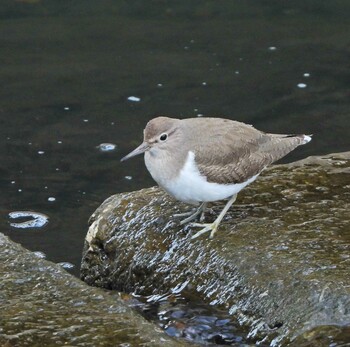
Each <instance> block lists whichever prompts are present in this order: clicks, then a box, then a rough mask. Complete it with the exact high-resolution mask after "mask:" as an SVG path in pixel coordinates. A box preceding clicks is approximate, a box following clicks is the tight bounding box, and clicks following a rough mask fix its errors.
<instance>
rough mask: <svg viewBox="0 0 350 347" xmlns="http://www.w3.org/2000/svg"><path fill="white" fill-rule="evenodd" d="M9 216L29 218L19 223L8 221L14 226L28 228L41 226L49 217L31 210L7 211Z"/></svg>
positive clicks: (12, 217)
mask: <svg viewBox="0 0 350 347" xmlns="http://www.w3.org/2000/svg"><path fill="white" fill-rule="evenodd" d="M9 218H11V219H17V218H30V219H29V220H27V221H24V222H20V223H10V225H11V226H12V227H14V228H18V229H28V228H41V227H43V226H44V225H46V224H47V223H48V222H49V217H48V216H47V215H46V214H44V213H40V212H32V211H14V212H10V213H9Z"/></svg>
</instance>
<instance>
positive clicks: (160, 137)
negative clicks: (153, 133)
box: [159, 133, 168, 142]
mask: <svg viewBox="0 0 350 347" xmlns="http://www.w3.org/2000/svg"><path fill="white" fill-rule="evenodd" d="M167 138H168V134H167V133H163V134H161V135H160V136H159V140H160V141H162V142H164V141H166V140H167Z"/></svg>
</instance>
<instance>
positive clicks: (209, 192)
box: [156, 152, 258, 203]
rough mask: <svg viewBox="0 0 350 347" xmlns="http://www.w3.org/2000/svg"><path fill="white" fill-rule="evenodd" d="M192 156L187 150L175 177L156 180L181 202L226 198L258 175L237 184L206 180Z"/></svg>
mask: <svg viewBox="0 0 350 347" xmlns="http://www.w3.org/2000/svg"><path fill="white" fill-rule="evenodd" d="M194 158H195V155H194V153H193V152H189V153H188V157H187V160H186V163H185V165H184V167H183V168H182V169H181V171H180V174H179V175H178V177H177V178H175V179H173V180H162V182H158V183H159V184H160V185H161V186H162V187H163V188H164V189H165V190H166V191H167V192H168V193H169V194H170V195H172V196H173V197H175V198H176V199H177V200H180V201H183V202H187V203H197V202H205V201H217V200H222V199H226V198H229V197H231V196H233V195H234V194H237V193H238V192H239V191H241V190H242V189H243V188H244V187H245V186H247V185H248V184H249V183H251V182H253V181H254V180H255V179H256V178H257V177H258V175H255V176H253V177H251V178H250V179H249V180H247V181H246V182H244V183H237V184H218V183H213V182H208V181H207V179H206V177H205V176H202V175H201V174H200V172H199V170H198V168H197V166H196V163H195V160H194ZM156 181H157V180H156Z"/></svg>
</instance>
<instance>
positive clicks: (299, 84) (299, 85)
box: [297, 83, 307, 89]
mask: <svg viewBox="0 0 350 347" xmlns="http://www.w3.org/2000/svg"><path fill="white" fill-rule="evenodd" d="M297 87H298V88H301V89H302V88H306V87H307V85H306V84H305V83H298V85H297Z"/></svg>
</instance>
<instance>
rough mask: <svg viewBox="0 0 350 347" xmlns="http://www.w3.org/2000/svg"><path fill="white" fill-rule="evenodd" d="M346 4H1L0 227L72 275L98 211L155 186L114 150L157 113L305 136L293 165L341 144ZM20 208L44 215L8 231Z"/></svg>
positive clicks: (24, 0)
mask: <svg viewBox="0 0 350 347" xmlns="http://www.w3.org/2000/svg"><path fill="white" fill-rule="evenodd" d="M349 11H350V5H349V3H348V2H347V1H345V0H344V1H340V0H338V1H333V2H328V3H324V2H322V3H320V2H319V1H308V2H307V3H305V2H304V1H293V2H291V3H288V4H286V3H280V2H277V1H263V2H260V3H259V4H257V3H256V2H253V1H241V2H239V3H237V2H232V1H222V2H216V1H207V2H205V3H201V2H198V3H197V2H191V3H189V2H188V1H177V2H176V4H175V3H174V4H170V3H167V2H161V1H154V2H152V3H149V2H147V1H138V2H136V3H133V4H131V3H130V4H127V3H124V2H118V1H117V2H111V1H100V2H98V3H97V2H95V1H75V2H74V4H73V3H72V4H70V3H67V2H57V1H53V0H51V1H40V0H37V1H29V0H21V1H12V0H5V1H2V2H1V4H0V32H1V35H0V47H1V52H2V53H1V56H0V63H1V72H0V74H1V81H2V88H1V89H0V147H1V151H0V153H1V154H0V155H1V166H0V189H1V196H0V227H1V231H2V232H4V233H5V234H7V235H9V236H10V237H11V238H12V239H13V240H14V241H17V242H20V243H21V244H22V245H23V246H25V247H27V248H29V249H30V250H33V251H40V252H43V253H45V254H46V256H47V259H49V260H52V261H54V262H66V263H71V264H74V265H75V267H74V268H73V269H68V271H71V272H73V273H74V274H78V273H79V264H80V260H81V250H82V246H83V240H84V237H85V234H86V231H87V220H88V218H89V216H90V215H91V214H92V212H93V211H94V210H95V208H96V207H98V206H99V204H100V203H101V202H102V201H103V200H104V199H105V198H107V197H108V196H110V195H112V194H114V193H117V192H122V191H129V190H135V189H139V188H141V187H145V186H150V185H152V184H153V182H152V180H151V178H150V177H149V175H148V174H147V172H146V170H145V168H144V165H143V162H142V160H141V158H138V159H134V160H132V161H130V162H128V163H120V162H119V159H120V158H121V157H122V156H123V155H124V154H126V153H127V152H128V151H130V150H131V149H133V148H134V147H135V146H136V145H137V144H138V143H139V142H140V140H141V137H142V129H143V127H144V125H145V123H146V122H147V120H149V119H150V118H151V117H152V115H154V114H169V115H177V116H179V117H187V116H197V115H205V116H207V115H225V116H226V117H229V118H232V119H237V120H241V121H245V122H248V123H251V124H254V125H255V126H256V127H258V128H260V129H262V130H265V131H271V132H281V133H313V134H314V139H313V141H312V143H311V144H309V145H307V146H305V147H302V148H300V149H298V150H296V151H295V152H294V153H292V154H291V155H290V156H289V157H288V158H287V159H286V160H289V161H290V160H295V159H300V158H302V157H305V156H308V155H312V154H323V153H330V152H336V151H343V150H349V148H350V137H349V135H348V134H349V126H350V117H349V115H348V110H349V97H348V96H349V77H350V72H349V70H348V56H349V46H348V38H349V34H348V33H349V29H350V24H349V21H348V13H349ZM101 144H104V145H102V146H101ZM105 144H115V145H116V148H115V149H114V150H110V151H109V150H101V148H105ZM15 211H33V212H37V213H43V214H45V215H47V216H48V217H49V222H48V224H47V225H45V226H43V227H40V228H29V229H18V228H14V227H12V226H11V225H10V223H12V220H11V219H10V218H9V213H11V212H15Z"/></svg>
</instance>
